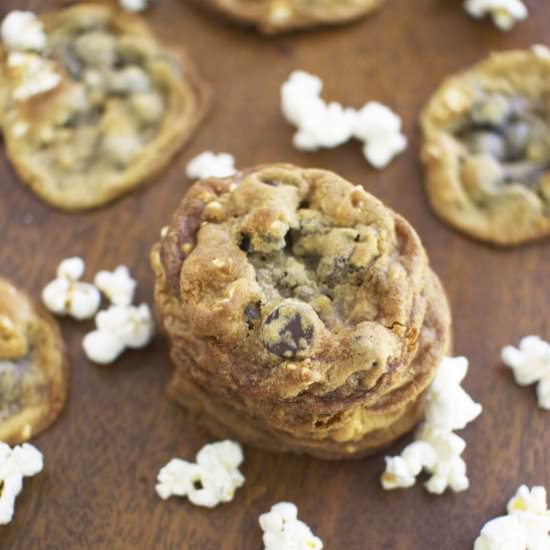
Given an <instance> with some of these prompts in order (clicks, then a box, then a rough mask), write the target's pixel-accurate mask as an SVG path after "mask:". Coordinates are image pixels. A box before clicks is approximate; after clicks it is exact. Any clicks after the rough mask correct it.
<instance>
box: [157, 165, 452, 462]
mask: <svg viewBox="0 0 550 550" xmlns="http://www.w3.org/2000/svg"><path fill="white" fill-rule="evenodd" d="M152 264H153V267H154V270H155V274H156V285H155V299H156V306H157V311H158V315H159V317H160V319H161V322H162V324H163V326H164V328H165V330H166V332H167V333H168V336H169V338H170V340H171V354H172V359H173V362H174V364H175V367H176V368H175V372H174V375H173V379H172V381H171V383H170V386H169V393H170V395H171V396H172V397H173V398H174V399H176V400H177V401H178V402H180V403H181V404H182V405H184V406H185V407H186V408H187V409H189V410H191V411H192V412H194V413H196V415H197V416H198V417H199V418H200V420H201V421H203V422H204V423H205V424H207V425H208V426H209V427H210V429H211V430H212V431H213V432H215V433H216V434H217V435H222V434H224V435H225V436H228V435H230V436H231V437H234V438H236V439H239V440H241V441H243V442H248V443H251V444H254V445H257V446H259V447H263V448H267V449H271V450H290V451H296V452H305V453H309V454H312V455H315V456H319V457H322V458H348V457H356V456H361V455H364V454H367V453H370V452H373V451H374V450H377V449H379V448H381V447H383V446H385V445H387V444H389V443H391V442H392V441H393V440H395V439H396V438H397V437H399V436H401V435H402V434H404V433H405V432H407V431H408V430H410V429H411V428H412V427H413V425H414V424H415V423H416V422H417V421H418V420H419V418H420V417H421V415H422V401H423V394H424V390H425V389H426V388H427V386H428V385H429V383H430V381H431V379H432V377H433V375H434V373H435V370H436V368H437V366H438V364H439V362H440V361H441V359H442V358H443V357H444V356H445V355H446V354H447V353H448V351H449V345H450V315H449V310H448V305H447V301H446V297H445V294H444V292H443V290H442V288H441V286H440V284H439V281H438V280H437V277H436V276H435V275H434V274H433V272H432V271H431V270H430V267H429V265H428V260H427V256H426V253H425V251H424V248H423V247H422V244H421V242H420V240H419V238H418V236H417V235H416V233H415V232H414V230H413V229H412V228H411V226H410V225H409V224H408V223H407V222H406V221H405V220H404V219H403V218H401V217H400V216H399V215H397V214H395V213H394V212H392V211H391V210H389V209H388V208H386V207H385V206H384V205H383V204H382V203H381V202H380V201H379V200H377V199H376V198H375V197H373V196H372V195H369V194H368V193H367V192H366V191H364V189H363V188H361V187H359V186H354V185H352V184H351V183H349V182H347V181H345V180H344V179H342V178H340V177H339V176H337V175H336V174H333V173H331V172H326V171H323V170H313V169H312V170H307V169H302V168H298V167H295V166H292V165H285V164H276V165H268V166H261V167H257V168H252V169H250V170H247V171H244V172H241V173H239V174H237V175H236V176H234V177H231V178H226V179H216V178H210V179H207V180H203V181H201V182H198V183H196V184H194V185H193V186H192V187H191V188H190V190H189V191H188V192H187V194H186V195H185V197H184V198H183V201H182V203H181V205H180V207H179V208H178V210H177V212H176V214H175V216H174V218H173V220H172V223H171V224H170V225H169V226H168V227H167V228H166V229H165V230H164V231H163V237H162V239H161V241H160V243H158V244H157V245H155V247H154V248H153V251H152Z"/></svg>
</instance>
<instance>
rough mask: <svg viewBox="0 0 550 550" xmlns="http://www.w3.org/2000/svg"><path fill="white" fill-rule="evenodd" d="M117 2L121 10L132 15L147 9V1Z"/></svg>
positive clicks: (128, 0) (121, 0) (129, 0)
mask: <svg viewBox="0 0 550 550" xmlns="http://www.w3.org/2000/svg"><path fill="white" fill-rule="evenodd" d="M119 2H120V7H121V8H123V9H125V10H126V11H130V12H134V13H136V12H139V11H144V10H145V8H147V0H119Z"/></svg>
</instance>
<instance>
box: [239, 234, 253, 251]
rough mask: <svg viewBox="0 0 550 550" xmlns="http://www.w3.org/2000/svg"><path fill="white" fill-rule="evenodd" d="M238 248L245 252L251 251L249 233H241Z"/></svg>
mask: <svg viewBox="0 0 550 550" xmlns="http://www.w3.org/2000/svg"><path fill="white" fill-rule="evenodd" d="M239 248H240V249H241V250H242V251H243V252H246V253H247V254H248V253H249V252H252V241H251V239H250V235H247V234H246V233H242V234H241V242H240V243H239Z"/></svg>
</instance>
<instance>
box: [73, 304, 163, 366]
mask: <svg viewBox="0 0 550 550" xmlns="http://www.w3.org/2000/svg"><path fill="white" fill-rule="evenodd" d="M95 323H96V330H94V331H92V332H89V333H88V334H86V336H85V337H84V340H83V341H82V345H83V348H84V353H85V354H86V357H87V358H88V359H90V361H93V362H95V363H98V364H100V365H106V364H108V363H112V362H113V361H114V360H115V359H117V358H118V357H119V355H120V354H121V353H122V352H123V351H124V350H125V349H126V348H131V349H140V348H143V347H145V346H146V345H147V344H148V343H149V342H150V341H151V339H152V337H153V334H154V328H155V327H154V322H153V316H152V315H151V310H150V309H149V306H148V305H147V304H141V305H140V306H131V305H112V306H111V307H110V308H109V309H106V310H103V311H100V312H99V313H98V314H97V315H96V318H95Z"/></svg>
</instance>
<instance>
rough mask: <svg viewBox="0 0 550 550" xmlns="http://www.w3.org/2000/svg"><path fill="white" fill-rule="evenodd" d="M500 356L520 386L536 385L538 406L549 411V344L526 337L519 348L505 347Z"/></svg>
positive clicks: (538, 339) (532, 337)
mask: <svg viewBox="0 0 550 550" xmlns="http://www.w3.org/2000/svg"><path fill="white" fill-rule="evenodd" d="M500 356H501V359H502V362H503V363H504V364H505V365H506V366H508V367H510V368H511V369H512V371H513V373H514V378H515V380H516V382H517V383H518V384H519V385H520V386H529V385H531V384H535V383H538V386H537V397H538V403H539V406H540V407H541V408H543V409H545V410H550V344H549V343H548V342H545V341H544V340H542V339H541V338H539V337H538V336H526V337H525V338H522V340H521V341H520V343H519V348H516V347H514V346H506V347H504V348H502V351H501V353H500Z"/></svg>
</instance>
